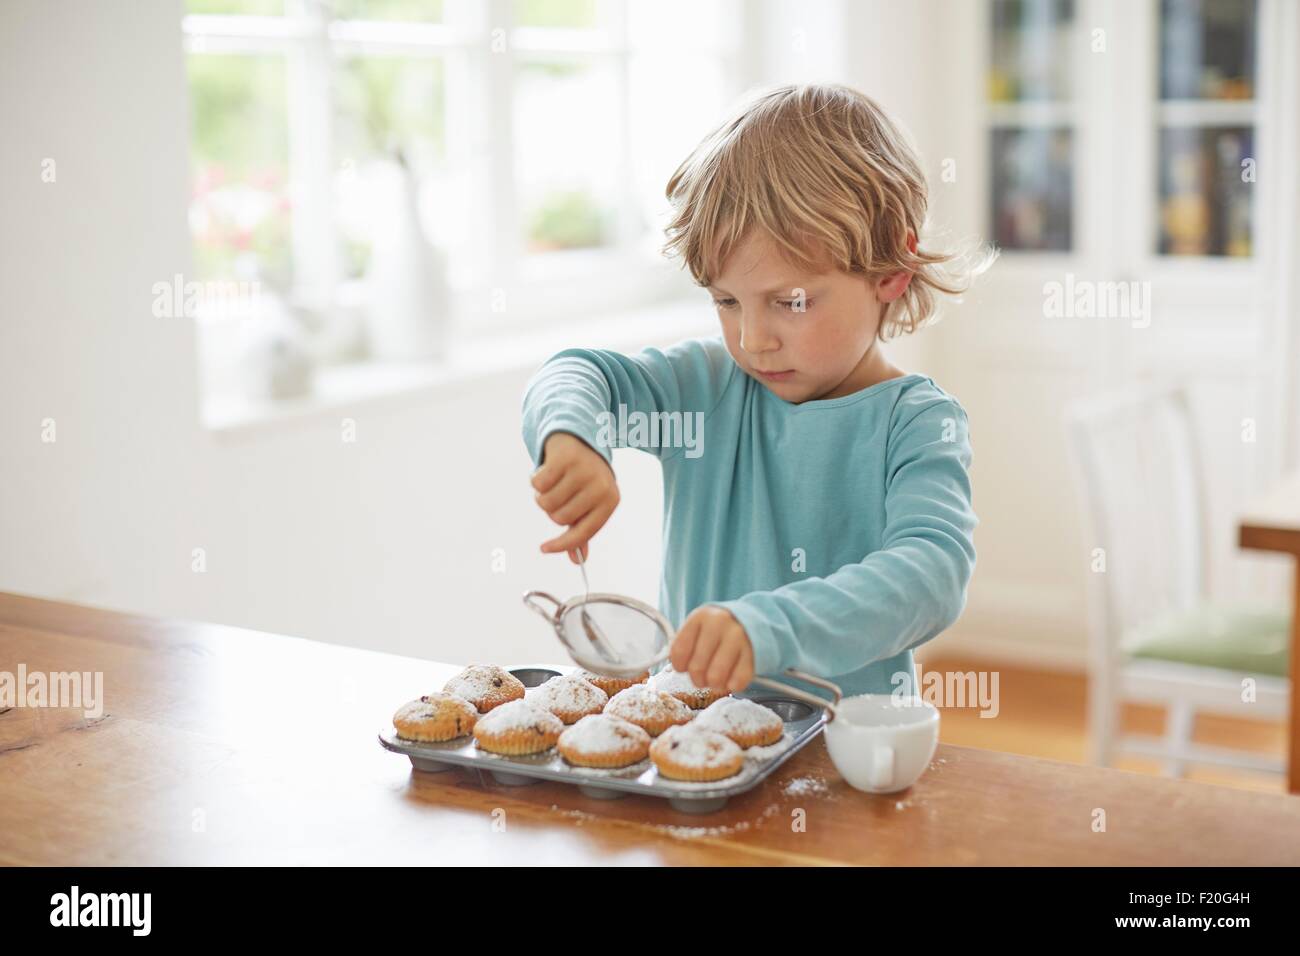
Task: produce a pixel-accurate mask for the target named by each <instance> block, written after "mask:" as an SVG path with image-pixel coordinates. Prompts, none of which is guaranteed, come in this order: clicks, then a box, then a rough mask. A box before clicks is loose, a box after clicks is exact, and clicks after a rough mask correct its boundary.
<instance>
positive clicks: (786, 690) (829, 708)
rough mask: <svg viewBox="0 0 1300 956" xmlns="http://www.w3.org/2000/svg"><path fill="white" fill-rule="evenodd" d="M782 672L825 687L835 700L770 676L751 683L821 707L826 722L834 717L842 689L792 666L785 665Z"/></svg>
mask: <svg viewBox="0 0 1300 956" xmlns="http://www.w3.org/2000/svg"><path fill="white" fill-rule="evenodd" d="M784 673H785V674H786V675H787V676H789V677H794V678H796V679H798V680H801V681H807V682H808V683H809V684H816V685H817V686H818V687H824V688H826V689H827V690H828V691H830V692H831V693H832V694H833V695H835V700H834V701H827V700H826V698H824V697H818V696H817V695H816V694H812V693H809V692H808V691H806V690H800V689H799V688H797V687H790V686H789V685H787V684H782V683H781V682H780V681H774V680H772V679H771V678H770V677H755V678H754V680H753V683H755V684H760V685H762V686H763V687H766V688H768V689H769V690H779V691H780V692H781V693H783V694H789V695H790V696H791V697H795V698H798V699H799V700H801V701H803V702H804V703H805V704H812V705H813V706H814V707H821V708H822V709H824V710H825V711H826V722H827V723H828V724H829V723H830V722H831V721H832V720H834V719H835V714H836V711H835V705H836V704H838V703H839V702H840V699H841V698H842V697H843V696H844V693H843V691H841V690H840V688H839V686H838V685H837V684H832V683H831V682H830V681H828V680H826V679H825V678H822V677H815V676H814V675H812V674H806V673H804V672H803V671H800V670H795V669H794V668H793V667H787V668H786V669H785V671H784Z"/></svg>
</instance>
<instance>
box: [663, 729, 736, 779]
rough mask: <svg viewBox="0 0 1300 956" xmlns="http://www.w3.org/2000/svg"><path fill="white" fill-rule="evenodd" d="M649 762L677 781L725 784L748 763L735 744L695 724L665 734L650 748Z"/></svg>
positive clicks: (670, 730)
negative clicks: (720, 782)
mask: <svg viewBox="0 0 1300 956" xmlns="http://www.w3.org/2000/svg"><path fill="white" fill-rule="evenodd" d="M650 759H651V760H653V761H654V764H655V767H657V768H658V770H659V772H660V773H661V774H663V775H664V776H665V777H672V778H673V779H677V780H722V779H725V778H726V777H730V776H734V775H735V774H737V773H739V772H740V768H741V767H742V766H744V763H745V758H744V753H743V751H742V750H741V749H740V747H739V745H737V744H736V742H735V741H733V740H731V739H730V738H729V737H726V736H724V735H723V734H719V733H716V732H715V731H712V730H703V729H700V728H698V727H696V726H695V725H694V724H693V723H691V724H685V725H682V726H679V727H669V728H668V729H667V730H665V731H664V732H663V734H662V735H660V737H659V739H658V740H656V741H655V742H654V743H653V744H651V745H650Z"/></svg>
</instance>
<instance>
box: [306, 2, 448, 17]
mask: <svg viewBox="0 0 1300 956" xmlns="http://www.w3.org/2000/svg"><path fill="white" fill-rule="evenodd" d="M330 12H331V15H332V16H333V17H335V18H336V19H340V20H421V21H424V22H426V23H439V22H441V21H442V0H331V2H330Z"/></svg>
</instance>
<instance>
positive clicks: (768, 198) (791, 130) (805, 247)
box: [663, 84, 996, 339]
mask: <svg viewBox="0 0 1300 956" xmlns="http://www.w3.org/2000/svg"><path fill="white" fill-rule="evenodd" d="M666 192H667V196H668V200H669V202H670V203H671V204H672V207H673V218H672V220H671V222H670V223H669V224H668V227H667V230H666V233H667V237H668V238H667V242H666V243H665V244H664V247H663V251H664V254H665V255H669V256H681V257H682V259H683V260H685V264H686V266H687V268H689V269H690V272H691V275H692V276H693V277H694V279H695V281H696V283H697V284H699V285H701V286H707V285H710V284H711V283H712V281H713V279H714V277H716V276H717V275H718V273H719V272H720V271H721V266H722V264H723V263H725V262H726V260H727V257H728V256H729V255H730V254H731V251H732V250H733V249H734V248H735V246H736V245H737V244H738V243H739V242H740V241H741V240H742V239H743V238H744V237H745V235H746V233H747V232H748V231H749V230H750V228H751V227H757V228H759V229H761V230H763V231H764V232H766V233H767V234H768V235H770V237H771V238H772V239H774V240H775V241H776V243H777V245H778V247H779V248H780V249H781V251H782V253H783V255H784V257H785V258H786V259H787V260H788V261H789V262H790V263H791V264H792V265H794V266H796V267H797V268H799V269H801V270H803V271H806V272H809V273H814V274H816V273H820V272H824V271H829V270H828V269H827V268H826V267H827V265H829V266H830V267H831V268H835V269H839V270H840V271H842V272H855V273H862V274H863V275H865V276H866V277H867V278H868V279H870V280H872V281H877V280H879V279H880V278H882V277H884V276H886V275H888V274H890V273H895V272H899V271H904V270H905V271H908V272H911V273H912V281H911V282H910V283H909V284H908V287H907V290H906V291H905V292H904V293H903V295H902V296H900V297H899V298H898V299H896V300H894V301H893V302H890V303H886V304H884V306H883V308H882V312H881V319H880V329H879V331H878V333H877V334H878V336H879V337H880V338H881V339H888V338H892V337H893V336H894V335H896V334H898V333H900V332H913V331H915V330H916V329H918V328H920V327H921V326H922V325H925V324H928V323H929V322H930V321H931V320H932V319H933V318H934V317H935V316H937V314H938V302H937V294H939V293H943V294H947V295H956V294H959V293H961V292H964V291H965V290H966V289H967V288H968V287H969V285H970V282H971V280H972V279H973V278H974V277H975V275H977V274H978V273H980V272H982V271H984V269H986V268H988V266H989V265H990V264H991V263H992V261H993V259H994V258H995V256H996V252H994V251H992V250H990V249H988V248H987V247H982V246H978V244H977V248H976V249H975V250H974V251H973V252H971V253H967V254H965V255H957V254H949V253H939V252H929V251H924V250H922V249H921V247H920V245H919V242H920V237H921V233H922V229H923V227H924V225H925V219H926V203H927V190H926V184H925V175H924V174H923V173H922V171H921V166H920V163H919V162H918V160H917V157H916V152H915V150H914V149H913V148H912V145H911V144H910V142H909V141H908V140H907V138H906V137H905V136H904V135H903V133H902V132H901V131H900V130H899V129H898V128H897V127H896V126H895V125H894V124H893V123H892V122H891V121H890V119H889V117H887V116H886V115H885V113H884V111H883V110H881V108H880V107H879V106H877V105H876V103H875V102H873V101H872V100H871V99H870V98H868V97H867V96H864V95H863V94H862V93H859V92H858V91H857V90H855V89H852V88H851V87H847V86H841V85H838V84H805V85H791V86H781V87H778V88H776V89H773V90H769V91H767V92H764V93H760V94H758V95H757V96H756V97H755V98H754V99H753V100H752V101H751V102H748V103H746V104H744V105H743V106H742V107H741V108H740V109H739V110H738V111H737V112H736V113H735V114H734V115H733V116H732V117H731V118H729V119H728V120H726V121H725V122H724V123H722V125H720V126H719V127H718V128H717V129H715V130H714V131H713V132H712V133H710V134H709V135H708V136H707V137H705V139H704V140H703V141H702V142H701V143H700V144H699V146H697V147H696V148H695V150H694V151H693V152H692V153H691V155H690V156H688V157H687V159H686V160H685V161H684V162H683V163H682V164H681V165H680V166H679V167H678V168H677V171H676V172H675V173H673V176H672V178H671V179H670V180H669V181H668V187H667V190H666ZM909 232H910V233H912V234H913V235H914V236H916V237H917V242H918V245H917V249H916V251H915V252H913V251H912V250H911V249H909V248H908V242H907V239H908V233H909Z"/></svg>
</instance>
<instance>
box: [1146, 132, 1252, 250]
mask: <svg viewBox="0 0 1300 956" xmlns="http://www.w3.org/2000/svg"><path fill="white" fill-rule="evenodd" d="M1253 139H1254V136H1253V131H1252V129H1251V128H1250V127H1248V126H1237V127H1218V128H1203V127H1172V128H1167V129H1163V130H1161V132H1160V170H1159V176H1160V235H1159V248H1160V252H1161V253H1162V254H1165V255H1175V256H1179V255H1183V256H1249V255H1250V254H1251V218H1252V210H1251V183H1250V181H1249V178H1248V175H1249V174H1248V173H1247V170H1246V169H1244V168H1243V166H1242V163H1243V161H1245V160H1247V159H1250V158H1251V157H1252V156H1253V149H1252V147H1253Z"/></svg>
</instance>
